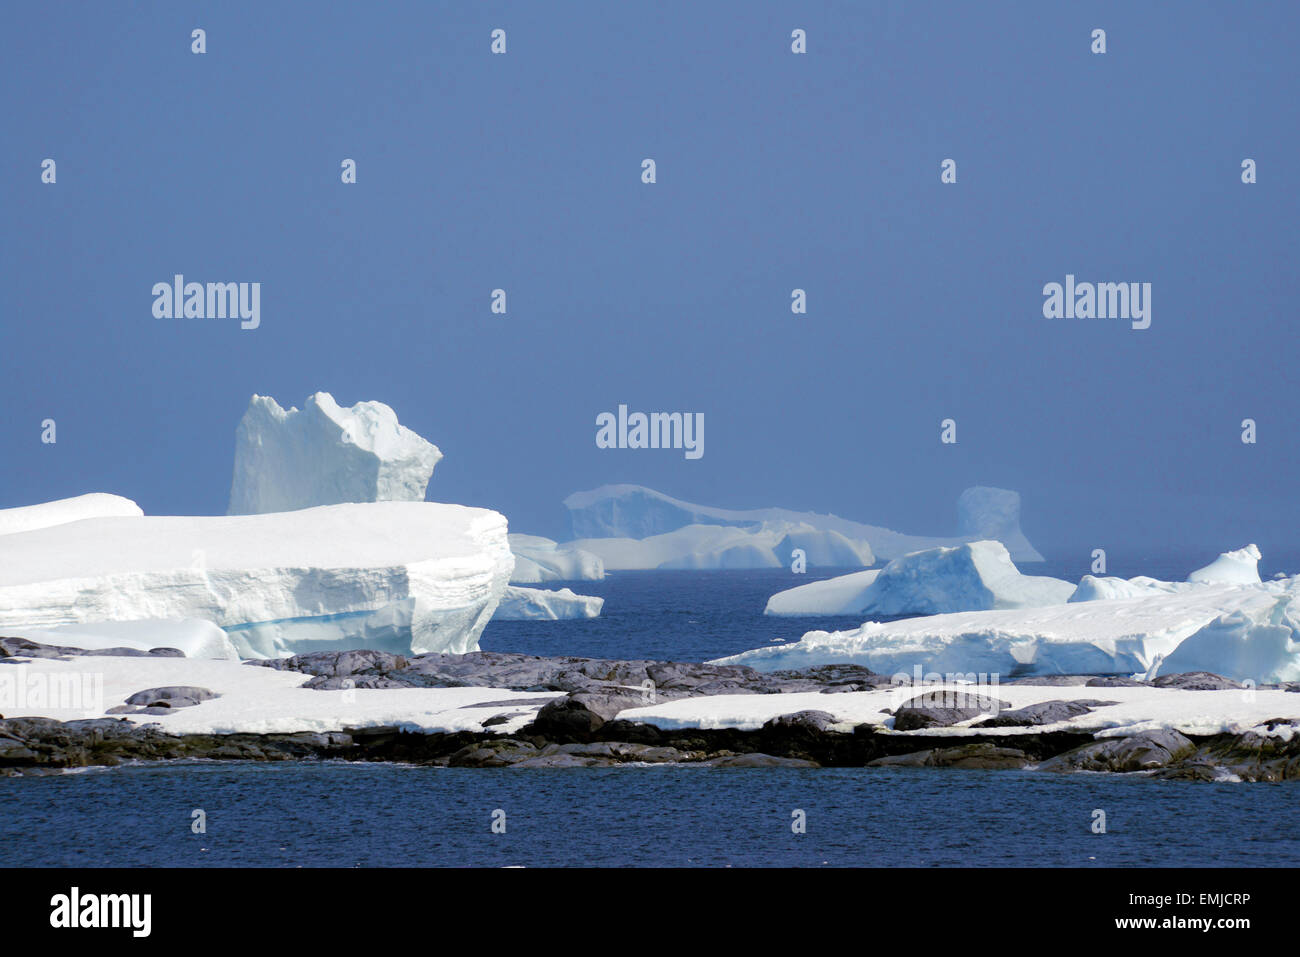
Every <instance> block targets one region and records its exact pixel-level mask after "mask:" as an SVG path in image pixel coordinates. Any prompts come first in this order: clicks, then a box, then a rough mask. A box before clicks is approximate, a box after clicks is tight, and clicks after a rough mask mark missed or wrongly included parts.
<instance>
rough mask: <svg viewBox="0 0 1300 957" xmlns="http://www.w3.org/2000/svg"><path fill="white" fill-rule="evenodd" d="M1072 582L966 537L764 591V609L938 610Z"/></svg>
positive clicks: (1057, 590)
mask: <svg viewBox="0 0 1300 957" xmlns="http://www.w3.org/2000/svg"><path fill="white" fill-rule="evenodd" d="M1074 591H1075V586H1074V585H1072V584H1070V583H1069V582H1067V581H1062V580H1061V579H1059V578H1047V577H1043V576H1035V575H1022V574H1021V573H1020V570H1019V569H1018V568H1016V566H1015V564H1014V563H1013V562H1012V561H1011V556H1010V555H1009V554H1008V553H1007V549H1006V548H1005V547H1004V546H1003V545H1002V543H1001V542H995V541H981V542H968V543H966V544H963V545H953V546H951V547H940V548H931V549H926V550H924V551H919V552H912V553H911V554H910V555H904V556H902V557H901V558H895V559H894V560H893V561H891V562H890V563H889V564H888V565H886V566H885V567H884V568H882V569H879V570H875V569H872V570H869V571H865V572H854V573H853V574H850V575H843V576H841V577H839V578H832V579H829V580H827V581H821V582H811V583H810V584H807V585H800V586H799V587H797V588H791V589H788V590H786V591H783V592H778V593H777V594H775V595H773V596H772V597H771V598H769V599H768V602H767V608H766V609H765V610H764V614H767V615H796V616H809V615H856V614H862V615H881V616H887V617H892V616H898V615H937V614H943V613H945V612H958V611H982V610H987V609H992V608H1032V607H1037V606H1041V605H1056V604H1060V603H1062V602H1064V601H1066V600H1067V599H1068V598H1069V597H1070V595H1071V594H1073V593H1074Z"/></svg>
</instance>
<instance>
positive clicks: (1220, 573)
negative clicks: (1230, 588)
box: [1069, 545, 1261, 601]
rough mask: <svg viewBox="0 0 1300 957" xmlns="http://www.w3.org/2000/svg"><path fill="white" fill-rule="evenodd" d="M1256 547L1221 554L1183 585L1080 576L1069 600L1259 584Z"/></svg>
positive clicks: (1144, 578) (1127, 596)
mask: <svg viewBox="0 0 1300 957" xmlns="http://www.w3.org/2000/svg"><path fill="white" fill-rule="evenodd" d="M1260 557H1261V556H1260V553H1259V547H1258V546H1256V545H1247V546H1246V547H1245V548H1238V549H1237V550H1236V551H1231V552H1224V553H1223V554H1221V555H1220V556H1219V557H1218V558H1216V559H1215V560H1214V561H1212V562H1210V564H1208V565H1206V566H1205V567H1204V568H1198V569H1197V570H1196V571H1194V572H1192V573H1191V574H1190V575H1188V576H1187V581H1185V582H1166V581H1160V580H1159V579H1157V578H1148V577H1146V576H1145V575H1139V576H1138V577H1136V578H1129V579H1124V578H1097V577H1095V576H1093V575H1084V576H1083V578H1081V579H1079V587H1078V588H1076V589H1075V590H1074V594H1073V595H1071V596H1070V599H1069V600H1070V601H1095V600H1097V599H1099V598H1135V597H1137V596H1138V595H1168V594H1172V593H1174V592H1184V591H1187V590H1189V589H1192V588H1197V587H1199V586H1201V585H1257V584H1259V567H1258V566H1259V560H1260Z"/></svg>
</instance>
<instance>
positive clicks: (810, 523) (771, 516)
mask: <svg viewBox="0 0 1300 957" xmlns="http://www.w3.org/2000/svg"><path fill="white" fill-rule="evenodd" d="M564 505H565V508H567V509H568V510H569V525H570V529H571V531H572V534H573V537H574V538H575V539H586V540H592V539H603V538H618V539H645V538H650V537H652V536H658V535H662V534H664V533H666V532H672V531H675V530H677V529H680V528H683V527H684V526H688V525H722V526H746V527H751V528H753V527H757V526H761V525H763V524H764V523H787V524H793V525H799V526H807V527H809V528H811V529H815V530H817V531H821V532H834V533H835V534H836V535H837V536H840V537H841V538H842V539H843V540H847V541H848V542H851V543H853V546H854V547H855V548H856V549H857V550H858V551H860V552H861V553H862V555H863V556H864V559H863V560H862V561H861V564H863V565H870V564H872V563H873V562H874V561H875V559H876V558H879V559H884V560H886V561H887V560H889V559H892V558H897V557H899V556H901V555H906V554H907V553H909V552H915V551H919V550H921V549H925V548H934V547H936V546H939V545H957V544H960V543H962V542H967V541H976V540H980V539H990V538H991V539H997V540H998V541H1001V542H1003V543H1004V544H1005V545H1006V546H1007V549H1008V550H1009V551H1010V553H1011V557H1012V558H1013V559H1015V560H1016V561H1019V562H1038V561H1042V560H1043V556H1042V555H1040V554H1039V553H1038V551H1037V550H1036V549H1035V548H1034V547H1033V546H1032V545H1030V544H1029V542H1028V540H1026V539H1025V537H1024V534H1023V533H1022V532H1021V530H1020V495H1019V493H1017V492H1012V491H1009V490H1007V489H995V488H987V487H983V486H977V487H974V488H969V489H967V490H966V491H965V492H963V493H962V494H961V496H960V497H959V498H958V502H957V510H958V516H957V518H958V526H959V529H960V532H959V534H957V535H954V536H921V535H905V534H903V533H901V532H896V531H893V530H892V529H888V528H882V527H880V526H877V525H866V524H863V523H861V522H855V521H851V520H849V519H846V518H840V517H839V516H837V515H822V514H818V513H816V512H799V511H794V510H791V509H785V508H760V509H748V510H736V509H724V508H713V507H711V506H707V505H695V504H693V503H691V502H685V501H682V500H681V499H677V498H673V497H672V496H670V495H665V494H663V493H662V492H656V491H655V490H654V489H649V488H645V487H644V486H640V485H603V486H601V487H600V488H596V489H592V490H590V491H585V492H575V493H574V494H572V495H570V496H569V497H568V498H566V499H565V500H564ZM868 555H870V556H874V557H866V556H868ZM779 557H780V558H781V561H780V563H779V564H784V565H789V563H790V559H789V556H788V555H782V556H779ZM831 557H833V558H834V559H835V561H832V562H822V561H814V560H813V556H812V553H811V552H810V553H809V564H810V565H822V564H827V565H829V564H834V563H835V562H839V564H841V565H846V564H847V565H853V564H858V562H848V563H845V562H843V561H842V560H841V559H842V558H843V557H844V556H843V555H842V554H839V553H838V552H837V553H833V554H832V556H831ZM607 567H610V568H612V567H613V566H610V565H608V563H607ZM628 567H633V566H628ZM634 567H639V568H654V567H657V566H655V565H638V566H634ZM678 567H688V566H685V565H682V566H678ZM733 567H734V566H733ZM751 567H761V566H751Z"/></svg>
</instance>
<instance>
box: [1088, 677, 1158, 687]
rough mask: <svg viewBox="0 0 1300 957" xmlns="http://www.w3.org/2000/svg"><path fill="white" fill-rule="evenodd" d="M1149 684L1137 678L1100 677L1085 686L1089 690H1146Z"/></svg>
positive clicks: (1090, 680) (1090, 679) (1089, 680)
mask: <svg viewBox="0 0 1300 957" xmlns="http://www.w3.org/2000/svg"><path fill="white" fill-rule="evenodd" d="M1149 684H1150V682H1149V681H1138V680H1137V679H1136V678H1126V677H1124V676H1123V675H1100V676H1098V677H1096V678H1089V679H1088V680H1087V681H1086V682H1085V683H1084V686H1085V687H1087V688H1145V687H1147V686H1148V685H1149Z"/></svg>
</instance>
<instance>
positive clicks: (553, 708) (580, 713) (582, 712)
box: [532, 697, 605, 737]
mask: <svg viewBox="0 0 1300 957" xmlns="http://www.w3.org/2000/svg"><path fill="white" fill-rule="evenodd" d="M604 723H605V719H604V718H602V717H601V716H600V715H598V714H596V713H595V712H594V711H592V710H591V709H590V708H588V707H587V705H586V704H584V703H583V702H581V701H575V700H574V699H573V698H572V697H567V698H559V699H557V700H555V701H552V702H550V703H549V704H546V705H543V707H542V709H541V710H540V711H538V712H537V717H536V718H534V719H533V724H532V727H533V729H534V730H535V731H536V733H538V734H542V735H550V736H558V737H570V736H573V735H578V736H583V735H589V734H591V733H592V732H594V731H597V730H599V728H600V726H601V725H603V724H604Z"/></svg>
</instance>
